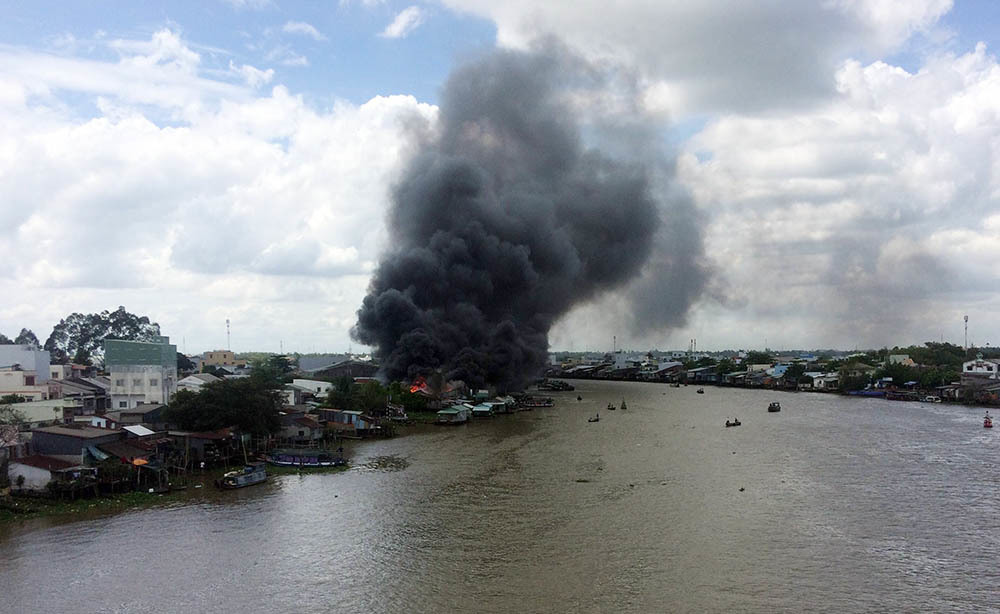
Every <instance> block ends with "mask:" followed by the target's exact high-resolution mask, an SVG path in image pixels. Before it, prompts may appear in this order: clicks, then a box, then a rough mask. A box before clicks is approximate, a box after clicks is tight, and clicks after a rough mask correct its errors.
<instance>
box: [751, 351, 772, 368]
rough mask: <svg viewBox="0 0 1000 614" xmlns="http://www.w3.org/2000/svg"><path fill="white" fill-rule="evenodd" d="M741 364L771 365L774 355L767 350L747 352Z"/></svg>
mask: <svg viewBox="0 0 1000 614" xmlns="http://www.w3.org/2000/svg"><path fill="white" fill-rule="evenodd" d="M743 364H747V365H764V364H767V365H771V364H774V357H773V356H771V354H769V353H768V352H757V351H752V352H747V357H746V359H745V360H744V361H743Z"/></svg>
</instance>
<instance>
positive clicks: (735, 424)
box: [726, 418, 743, 427]
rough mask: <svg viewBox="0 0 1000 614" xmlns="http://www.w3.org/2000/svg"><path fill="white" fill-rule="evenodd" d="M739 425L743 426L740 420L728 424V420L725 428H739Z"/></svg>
mask: <svg viewBox="0 0 1000 614" xmlns="http://www.w3.org/2000/svg"><path fill="white" fill-rule="evenodd" d="M741 424H743V423H742V422H740V419H739V418H737V419H735V420H733V421H732V422H730V421H729V420H728V419H727V420H726V426H727V427H730V426H739V425H741Z"/></svg>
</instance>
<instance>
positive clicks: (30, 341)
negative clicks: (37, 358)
mask: <svg viewBox="0 0 1000 614" xmlns="http://www.w3.org/2000/svg"><path fill="white" fill-rule="evenodd" d="M14 343H15V344H16V345H33V346H35V347H40V346H41V343H39V342H38V337H36V336H35V333H33V332H31V330H30V329H27V328H22V329H21V332H20V334H18V336H17V338H15V339H14Z"/></svg>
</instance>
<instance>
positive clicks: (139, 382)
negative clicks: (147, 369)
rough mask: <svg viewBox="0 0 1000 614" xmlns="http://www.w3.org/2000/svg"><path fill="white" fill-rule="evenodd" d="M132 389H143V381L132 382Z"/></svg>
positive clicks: (134, 380) (135, 380)
mask: <svg viewBox="0 0 1000 614" xmlns="http://www.w3.org/2000/svg"><path fill="white" fill-rule="evenodd" d="M132 387H133V388H142V380H141V379H133V380H132Z"/></svg>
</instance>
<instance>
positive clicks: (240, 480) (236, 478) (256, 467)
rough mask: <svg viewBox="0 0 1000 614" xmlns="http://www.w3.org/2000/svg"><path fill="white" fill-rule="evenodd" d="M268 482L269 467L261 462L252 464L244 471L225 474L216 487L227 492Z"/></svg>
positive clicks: (216, 483)
mask: <svg viewBox="0 0 1000 614" xmlns="http://www.w3.org/2000/svg"><path fill="white" fill-rule="evenodd" d="M266 481H267V465H265V464H264V462H262V461H259V462H255V463H250V464H248V465H247V466H246V467H244V468H242V469H237V470H235V471H230V472H228V473H224V474H223V475H222V477H221V478H219V479H218V480H216V481H215V485H216V486H218V487H219V488H222V489H225V490H232V489H234V488H243V487H244V486H253V485H254V484H260V483H261V482H266Z"/></svg>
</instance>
